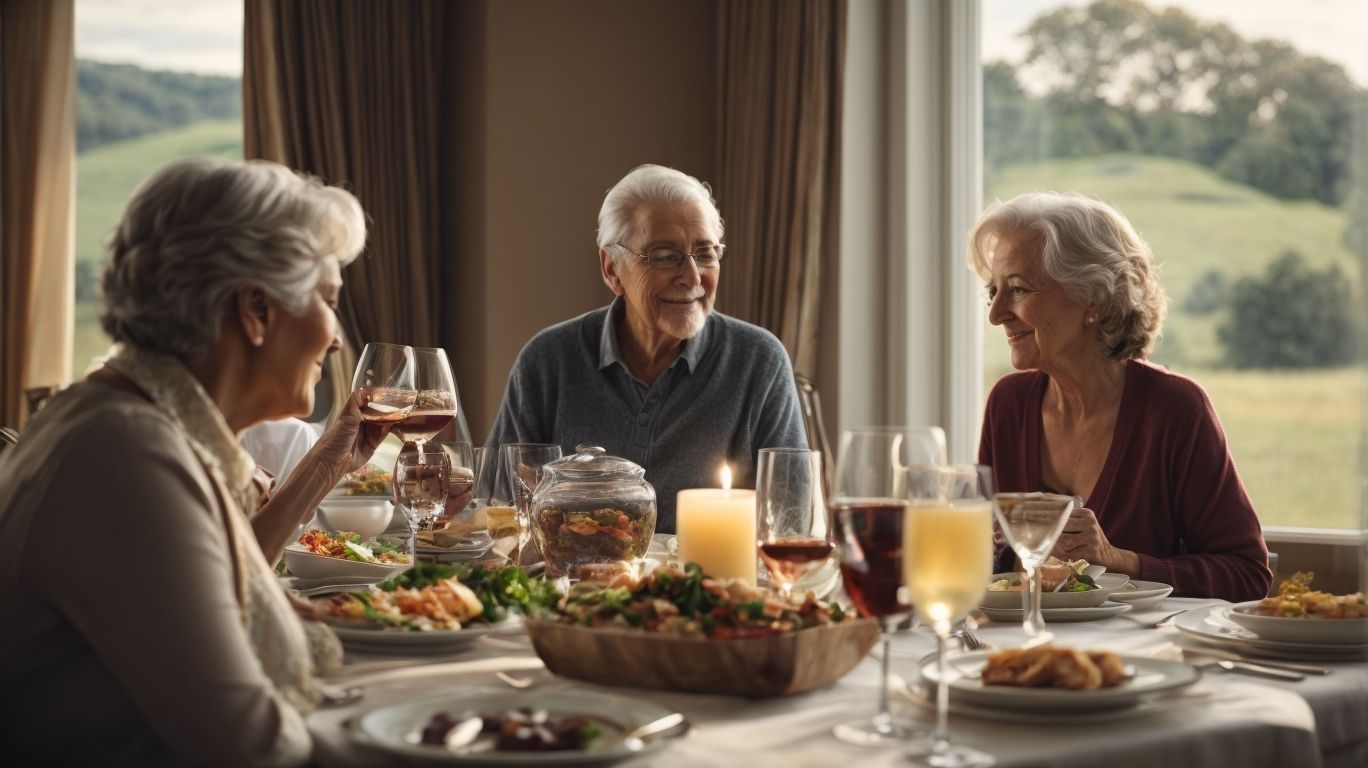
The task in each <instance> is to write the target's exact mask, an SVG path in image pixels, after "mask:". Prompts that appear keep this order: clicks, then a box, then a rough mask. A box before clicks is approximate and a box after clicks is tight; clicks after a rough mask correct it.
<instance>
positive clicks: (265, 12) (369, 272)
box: [243, 0, 444, 349]
mask: <svg viewBox="0 0 1368 768" xmlns="http://www.w3.org/2000/svg"><path fill="white" fill-rule="evenodd" d="M443 6H444V3H442V2H441V1H440V0H408V1H407V2H404V3H388V2H370V1H368V0H291V1H290V2H284V1H283V0H247V3H246V12H245V19H244V26H245V29H244V55H245V60H244V66H243V110H244V122H245V130H246V135H245V137H244V144H245V151H246V155H247V157H249V158H265V159H269V160H275V161H277V162H280V163H283V164H285V165H288V166H290V167H292V168H296V169H299V170H303V171H307V172H309V173H313V174H316V175H318V176H320V177H322V178H323V179H324V180H326V181H328V182H329V183H334V184H343V185H345V186H347V187H348V188H349V189H350V190H351V191H352V192H353V193H354V194H355V195H356V196H357V198H358V199H359V200H360V201H361V205H362V206H363V207H364V208H365V210H366V213H367V216H368V220H369V221H368V223H369V225H370V238H369V243H368V248H367V252H366V254H365V255H364V256H363V257H362V258H361V259H359V260H358V261H357V262H356V263H355V264H354V265H352V266H351V267H349V268H348V269H347V271H346V273H345V275H344V277H345V278H346V285H345V287H344V289H343V290H344V296H343V301H342V315H341V317H342V324H343V327H344V328H345V329H346V331H347V334H348V337H349V338H350V340H351V342H352V343H353V344H354V345H355V346H356V347H357V348H358V349H359V348H360V347H361V346H362V345H364V344H366V343H367V342H371V341H390V342H398V343H405V344H413V345H416V346H436V345H437V343H438V337H439V325H440V324H439V322H438V320H439V318H438V316H437V314H436V313H437V311H438V309H439V308H440V306H441V295H440V291H441V288H442V286H441V280H440V275H441V269H440V266H441V265H440V263H439V259H440V256H441V253H442V249H441V247H440V246H441V243H440V242H439V241H440V239H441V219H440V213H439V208H438V204H439V200H440V195H439V190H440V188H441V179H440V178H439V173H440V169H441V164H440V163H439V162H438V161H437V158H438V157H439V149H440V147H439V138H440V137H439V135H438V127H439V126H438V117H439V110H440V108H441V104H442V93H441V90H440V89H441V62H442V61H443V53H442V42H443V36H442V34H441V32H442V28H443V24H442V15H443V13H444V10H443Z"/></svg>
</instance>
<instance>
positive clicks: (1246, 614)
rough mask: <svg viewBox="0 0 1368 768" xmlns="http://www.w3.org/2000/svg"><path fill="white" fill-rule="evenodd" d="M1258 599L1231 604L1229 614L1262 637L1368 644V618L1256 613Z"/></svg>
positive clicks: (1321, 643) (1268, 638)
mask: <svg viewBox="0 0 1368 768" xmlns="http://www.w3.org/2000/svg"><path fill="white" fill-rule="evenodd" d="M1259 602H1260V601H1258V600H1251V601H1249V602H1247V603H1236V604H1235V605H1232V606H1230V611H1229V613H1227V614H1226V615H1227V617H1228V618H1229V619H1230V620H1231V621H1233V622H1235V623H1236V624H1239V625H1240V626H1242V627H1244V628H1245V629H1247V630H1249V631H1250V632H1253V633H1254V634H1256V635H1258V636H1259V639H1260V640H1275V641H1280V642H1285V643H1307V644H1311V645H1326V644H1330V645H1346V644H1347V645H1368V619H1318V618H1311V617H1306V616H1301V617H1288V616H1264V615H1262V614H1259V613H1256V612H1255V609H1256V608H1258V606H1259Z"/></svg>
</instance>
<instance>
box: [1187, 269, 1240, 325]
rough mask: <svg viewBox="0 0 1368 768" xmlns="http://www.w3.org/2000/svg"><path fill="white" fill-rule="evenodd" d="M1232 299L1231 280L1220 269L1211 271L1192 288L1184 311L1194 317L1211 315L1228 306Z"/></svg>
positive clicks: (1204, 274)
mask: <svg viewBox="0 0 1368 768" xmlns="http://www.w3.org/2000/svg"><path fill="white" fill-rule="evenodd" d="M1229 297H1230V278H1228V277H1226V274H1225V273H1224V272H1222V271H1221V270H1219V269H1209V270H1207V271H1206V272H1205V273H1203V274H1202V276H1201V277H1200V278H1198V279H1197V282H1196V283H1195V284H1194V285H1193V286H1192V290H1191V291H1190V292H1189V293H1188V295H1187V299H1185V300H1184V301H1183V310H1184V311H1186V312H1189V313H1191V314H1194V315H1209V314H1211V313H1213V312H1215V311H1217V310H1219V309H1221V308H1222V307H1224V306H1225V305H1226V301H1227V299H1228V298H1229Z"/></svg>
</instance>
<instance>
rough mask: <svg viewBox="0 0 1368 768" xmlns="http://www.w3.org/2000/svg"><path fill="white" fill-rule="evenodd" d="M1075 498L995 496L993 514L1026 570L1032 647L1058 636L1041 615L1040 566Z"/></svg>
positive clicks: (1025, 615)
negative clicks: (1055, 635) (1051, 630)
mask: <svg viewBox="0 0 1368 768" xmlns="http://www.w3.org/2000/svg"><path fill="white" fill-rule="evenodd" d="M1073 507H1074V497H1072V496H1063V495H1061V494H1057V493H999V494H997V495H995V496H994V497H993V515H994V516H995V517H996V518H997V522H998V525H999V526H1001V528H1002V535H1003V537H1005V538H1006V539H1007V544H1008V545H1009V546H1011V548H1012V551H1013V552H1016V555H1017V557H1019V558H1020V559H1021V567H1023V568H1025V569H1026V578H1027V580H1028V582H1029V586H1028V589H1027V590H1026V591H1025V592H1023V593H1022V594H1021V606H1022V611H1021V614H1022V617H1021V624H1022V627H1023V628H1024V629H1025V630H1026V645H1025V647H1027V648H1029V647H1032V646H1036V645H1042V644H1044V643H1048V642H1050V641H1051V640H1053V639H1054V635H1053V634H1052V633H1051V632H1048V631H1046V629H1045V617H1044V616H1043V615H1042V614H1041V612H1040V566H1041V564H1042V563H1044V562H1045V558H1047V557H1049V555H1050V550H1051V549H1053V548H1054V544H1055V540H1056V539H1058V538H1059V534H1060V532H1061V531H1063V530H1064V524H1065V523H1066V522H1068V520H1069V513H1070V512H1072V511H1073Z"/></svg>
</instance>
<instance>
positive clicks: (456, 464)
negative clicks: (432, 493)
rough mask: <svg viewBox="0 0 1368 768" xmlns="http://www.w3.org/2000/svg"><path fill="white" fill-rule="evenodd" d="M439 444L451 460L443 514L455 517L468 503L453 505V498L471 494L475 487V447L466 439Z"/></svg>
mask: <svg viewBox="0 0 1368 768" xmlns="http://www.w3.org/2000/svg"><path fill="white" fill-rule="evenodd" d="M438 445H440V446H442V450H444V451H446V454H447V459H449V460H450V461H451V473H450V476H449V477H450V479H449V487H448V488H447V499H446V511H445V512H444V513H443V516H444V517H455V516H456V515H457V514H459V513H460V512H462V511H463V510H464V509H465V507H466V504H461V505H460V506H459V507H453V506H452V503H451V502H452V500H453V499H460V498H465V497H467V496H469V495H470V494H471V492H472V491H473V490H474V488H475V449H474V448H472V447H471V445H470V443H467V442H466V441H464V440H451V441H443V442H440V443H438ZM467 501H468V500H467Z"/></svg>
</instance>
